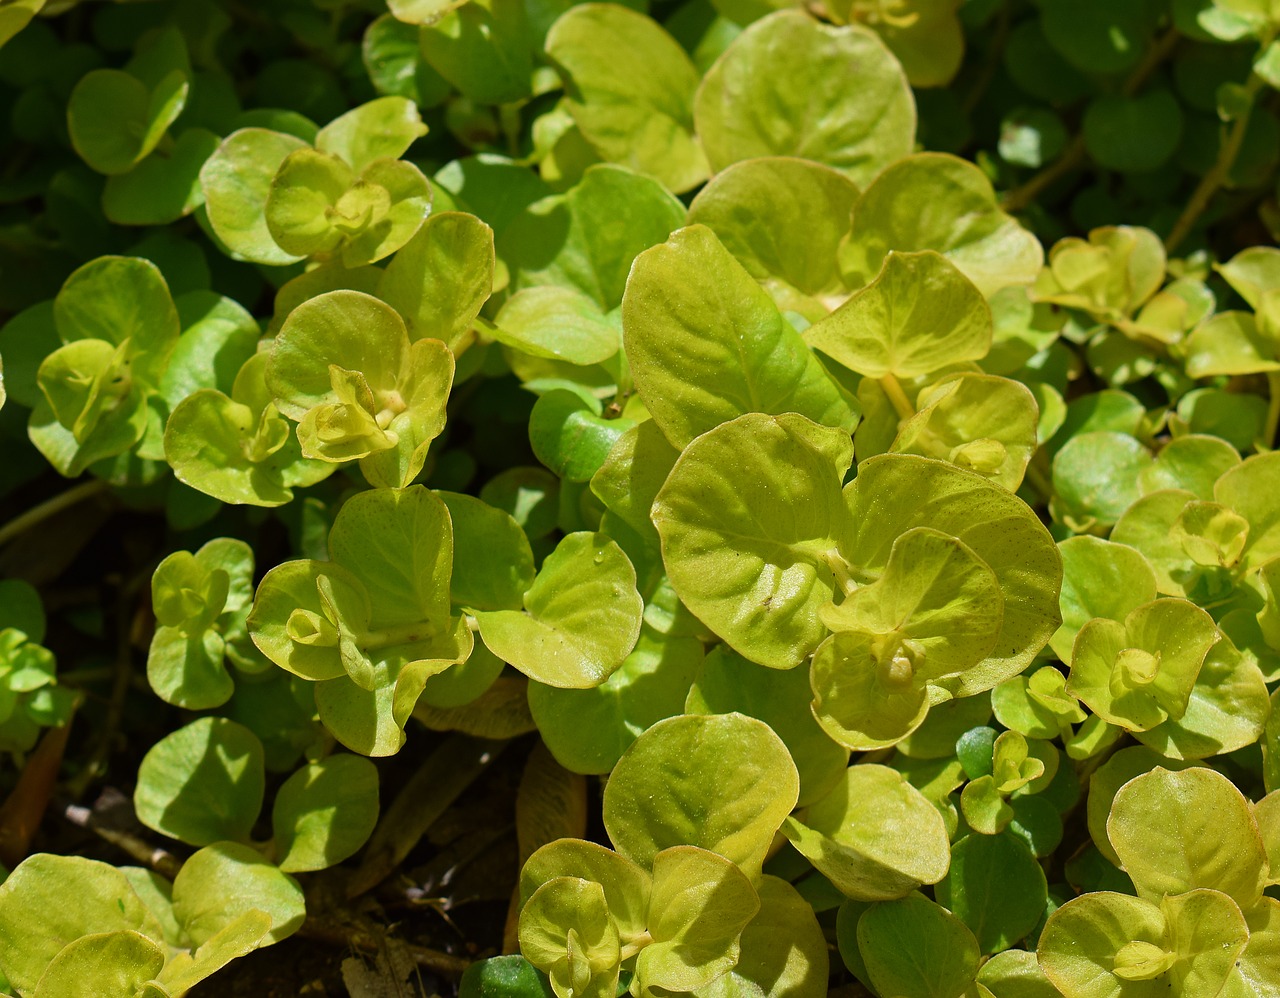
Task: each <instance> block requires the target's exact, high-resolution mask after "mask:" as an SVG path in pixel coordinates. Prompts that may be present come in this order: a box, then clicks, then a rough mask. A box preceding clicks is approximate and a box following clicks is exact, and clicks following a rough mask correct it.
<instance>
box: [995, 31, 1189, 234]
mask: <svg viewBox="0 0 1280 998" xmlns="http://www.w3.org/2000/svg"><path fill="white" fill-rule="evenodd" d="M1179 37H1180V36H1179V33H1178V29H1177V28H1170V29H1169V30H1168V31H1166V32H1165V33H1164V34H1163V35H1161V36H1160V39H1159V40H1158V41H1157V42H1156V43H1155V44H1154V45H1152V46H1151V48H1150V49H1148V50H1147V54H1146V57H1145V58H1144V59H1143V60H1142V61H1141V62H1140V63H1138V65H1137V66H1136V67H1135V68H1134V70H1133V72H1132V73H1130V74H1129V78H1128V79H1127V80H1125V81H1124V86H1122V87H1121V88H1120V93H1121V94H1122V95H1123V96H1125V97H1132V96H1133V95H1134V94H1136V93H1137V92H1138V91H1139V90H1140V89H1141V88H1142V85H1143V84H1144V83H1146V82H1147V78H1148V77H1149V76H1150V75H1151V74H1152V73H1154V72H1155V70H1156V68H1157V67H1158V66H1159V65H1160V63H1162V62H1164V60H1165V59H1167V58H1168V57H1169V56H1170V55H1171V54H1172V53H1173V50H1174V48H1176V47H1177V44H1178V39H1179ZM1087 151H1088V150H1087V148H1086V147H1085V144H1084V136H1083V134H1081V135H1077V136H1076V137H1075V138H1074V139H1073V140H1072V141H1071V143H1070V145H1068V146H1067V148H1066V149H1064V150H1063V151H1062V155H1061V156H1059V157H1058V158H1057V159H1056V160H1054V161H1053V162H1052V163H1050V164H1049V165H1048V166H1047V167H1045V168H1044V169H1043V170H1041V171H1040V172H1039V173H1037V174H1036V175H1035V176H1033V177H1032V178H1031V179H1030V180H1028V181H1027V182H1026V183H1025V184H1023V185H1022V186H1021V187H1017V188H1015V189H1014V190H1011V191H1009V192H1008V193H1007V194H1005V196H1004V197H1003V198H1001V200H1000V207H1001V208H1003V209H1004V210H1005V211H1022V209H1024V208H1026V207H1027V205H1029V204H1031V203H1032V202H1033V201H1035V199H1036V198H1038V197H1039V196H1040V194H1041V193H1042V192H1043V191H1044V190H1045V188H1047V187H1049V186H1051V185H1052V184H1053V183H1054V182H1055V181H1057V180H1060V179H1061V178H1062V177H1065V176H1066V175H1067V174H1068V173H1070V172H1071V171H1072V170H1074V169H1076V167H1078V166H1080V165H1081V164H1082V163H1083V162H1084V161H1085V154H1086V153H1087Z"/></svg>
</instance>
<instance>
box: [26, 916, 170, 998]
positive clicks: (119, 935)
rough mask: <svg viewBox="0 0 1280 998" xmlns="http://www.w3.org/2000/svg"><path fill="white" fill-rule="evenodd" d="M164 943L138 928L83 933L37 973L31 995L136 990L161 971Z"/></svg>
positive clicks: (85, 996)
mask: <svg viewBox="0 0 1280 998" xmlns="http://www.w3.org/2000/svg"><path fill="white" fill-rule="evenodd" d="M166 956H167V954H166V952H165V948H164V946H163V944H161V943H159V942H157V941H156V940H154V939H149V938H148V937H146V936H144V935H143V934H142V933H140V932H132V931H129V930H121V931H118V932H101V933H95V934H92V935H82V936H81V937H80V938H79V939H74V940H72V941H71V942H70V943H68V944H67V945H66V946H64V947H63V948H62V949H61V950H60V951H59V952H58V955H57V956H56V957H54V958H53V960H52V961H51V962H50V963H49V966H48V967H47V968H46V969H45V972H44V973H43V974H41V975H40V983H39V984H38V985H37V986H36V989H35V991H34V992H31V994H32V996H33V998H102V996H104V995H109V994H113V995H133V994H139V993H142V992H140V990H139V989H141V988H142V987H143V986H144V985H145V984H146V983H147V981H150V980H152V979H154V978H155V977H157V976H158V975H159V974H160V970H161V968H163V967H164V964H165V957H166Z"/></svg>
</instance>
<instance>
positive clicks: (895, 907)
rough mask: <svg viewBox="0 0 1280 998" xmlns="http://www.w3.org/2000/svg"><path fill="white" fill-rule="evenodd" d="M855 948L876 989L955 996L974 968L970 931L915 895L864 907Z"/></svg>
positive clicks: (910, 996) (912, 996)
mask: <svg viewBox="0 0 1280 998" xmlns="http://www.w3.org/2000/svg"><path fill="white" fill-rule="evenodd" d="M858 949H859V950H860V951H861V953H862V959H863V961H864V962H865V965H866V968H867V973H868V974H869V975H870V977H871V983H872V984H874V985H875V987H876V990H877V991H879V992H880V993H881V994H891V995H903V996H906V998H957V996H959V995H962V994H964V993H965V992H967V991H968V989H969V988H970V987H971V986H972V984H973V982H974V978H975V975H976V974H977V972H978V943H977V940H976V939H974V938H973V933H972V932H970V931H969V929H968V928H967V927H966V926H965V924H964V923H963V922H962V921H960V919H958V918H956V917H955V916H954V915H952V914H951V913H950V912H948V911H947V910H946V909H945V908H943V907H941V906H940V905H937V904H934V903H933V902H932V901H930V900H929V899H928V898H926V897H924V896H923V895H921V894H909V895H907V896H906V897H904V898H901V899H900V900H897V901H881V902H879V903H878V904H873V905H872V906H871V907H870V908H868V909H867V911H866V912H865V913H864V914H863V916H862V918H860V919H859V920H858Z"/></svg>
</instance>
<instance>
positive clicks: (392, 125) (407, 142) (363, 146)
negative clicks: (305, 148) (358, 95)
mask: <svg viewBox="0 0 1280 998" xmlns="http://www.w3.org/2000/svg"><path fill="white" fill-rule="evenodd" d="M426 134H427V126H426V125H424V124H423V123H422V118H421V116H420V115H419V114H418V107H417V105H416V104H414V102H413V101H411V100H409V99H408V98H405V97H379V98H377V99H376V100H371V101H369V102H368V103H367V104H361V105H360V106H359V107H355V108H352V109H351V110H350V111H348V112H347V113H346V114H344V115H342V116H341V117H338V118H334V119H333V121H331V122H329V124H327V125H325V126H324V128H322V129H320V132H319V134H317V135H316V149H318V150H319V151H320V152H322V153H329V154H331V155H334V156H338V157H339V158H341V159H342V161H343V162H344V163H346V164H347V166H349V167H351V169H353V170H355V171H356V172H357V173H360V172H363V171H364V169H365V167H367V166H369V165H370V164H371V163H373V161H374V160H378V159H399V158H400V157H401V156H403V155H404V153H405V151H406V150H407V149H408V148H409V146H411V145H412V144H413V142H414V140H415V139H418V138H420V137H421V136H423V135H426Z"/></svg>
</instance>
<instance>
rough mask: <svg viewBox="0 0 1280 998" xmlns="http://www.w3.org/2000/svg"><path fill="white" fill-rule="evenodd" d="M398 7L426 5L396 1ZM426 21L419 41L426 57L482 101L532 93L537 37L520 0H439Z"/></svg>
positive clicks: (506, 99) (519, 97)
mask: <svg viewBox="0 0 1280 998" xmlns="http://www.w3.org/2000/svg"><path fill="white" fill-rule="evenodd" d="M396 6H397V7H401V8H404V7H411V6H418V7H420V6H424V5H422V4H420V3H419V4H410V3H402V2H397V4H396ZM433 7H434V9H433V10H432V11H431V12H430V14H429V15H427V16H425V17H422V16H415V17H413V18H411V19H412V20H413V21H414V22H415V23H421V24H422V30H421V32H420V34H419V37H418V44H419V45H420V46H421V48H422V54H423V56H424V57H425V58H426V60H427V63H428V64H429V65H430V66H431V67H432V68H433V69H434V70H435V71H436V72H437V73H439V74H440V75H441V76H442V77H444V78H445V79H446V80H448V81H449V82H450V83H451V84H453V86H455V87H457V89H458V90H460V91H461V92H462V93H463V95H464V96H466V97H467V98H468V99H469V100H472V101H475V102H477V103H479V104H506V103H511V102H513V101H521V100H524V99H526V98H527V97H529V95H530V77H531V76H532V74H533V58H532V56H533V51H534V49H535V47H536V42H535V40H534V39H533V37H532V32H531V30H530V25H529V22H528V15H527V14H526V11H525V7H524V4H523V3H521V2H520V0H473V2H471V3H466V4H455V3H436V4H434V5H433Z"/></svg>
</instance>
